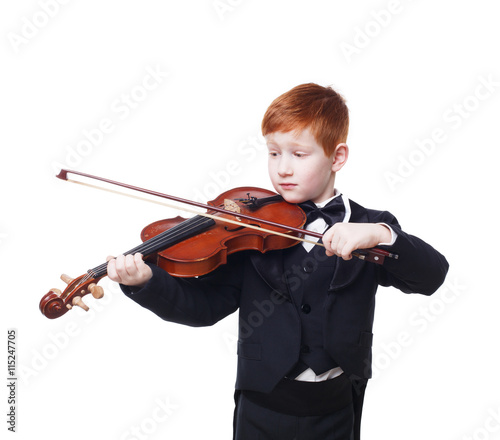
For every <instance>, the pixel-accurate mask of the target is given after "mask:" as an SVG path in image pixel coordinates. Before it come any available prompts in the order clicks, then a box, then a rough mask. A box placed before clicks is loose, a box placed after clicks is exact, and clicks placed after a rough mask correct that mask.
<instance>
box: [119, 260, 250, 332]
mask: <svg viewBox="0 0 500 440" xmlns="http://www.w3.org/2000/svg"><path fill="white" fill-rule="evenodd" d="M234 260H236V261H234ZM238 260H241V257H239V258H235V259H233V261H231V263H229V264H225V265H223V266H220V267H219V268H217V269H216V270H215V271H213V272H211V273H210V274H208V275H204V276H200V277H196V278H177V277H172V276H171V275H169V274H168V273H167V272H166V271H164V270H163V269H161V268H159V267H157V266H154V265H151V269H152V271H153V277H152V278H151V279H150V280H149V281H148V283H147V284H146V285H145V286H144V287H143V288H141V289H139V290H137V289H134V288H131V287H129V286H124V285H120V287H121V289H122V291H123V293H124V294H125V295H126V296H127V297H129V298H130V299H132V300H133V301H135V302H136V303H138V304H139V305H141V306H142V307H144V308H146V309H148V310H151V311H152V312H153V313H155V314H156V315H158V316H159V317H160V318H162V319H164V320H166V321H170V322H176V323H179V324H185V325H189V326H193V327H202V326H209V325H213V324H215V323H216V322H218V321H219V320H221V319H222V318H224V317H226V316H228V315H230V314H231V313H233V312H234V311H236V309H237V308H238V306H239V298H240V290H241V289H240V282H241V279H242V276H241V271H242V270H243V266H242V264H240V261H238Z"/></svg>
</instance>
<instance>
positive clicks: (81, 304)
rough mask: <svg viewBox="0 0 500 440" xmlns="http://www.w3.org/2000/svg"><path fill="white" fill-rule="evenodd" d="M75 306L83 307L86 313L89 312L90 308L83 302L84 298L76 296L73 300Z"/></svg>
mask: <svg viewBox="0 0 500 440" xmlns="http://www.w3.org/2000/svg"><path fill="white" fill-rule="evenodd" d="M72 303H73V305H74V306H78V307H81V308H82V309H83V310H85V311H86V312H88V311H89V308H88V306H87V304H85V303H84V302H83V301H82V297H81V296H75V297H74V298H73V301H72Z"/></svg>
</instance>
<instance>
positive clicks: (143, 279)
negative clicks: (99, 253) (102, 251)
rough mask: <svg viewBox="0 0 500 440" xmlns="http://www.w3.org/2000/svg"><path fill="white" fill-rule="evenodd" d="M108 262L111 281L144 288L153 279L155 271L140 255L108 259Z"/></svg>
mask: <svg viewBox="0 0 500 440" xmlns="http://www.w3.org/2000/svg"><path fill="white" fill-rule="evenodd" d="M106 261H107V262H108V277H109V279H110V280H112V281H115V282H117V283H120V284H123V285H125V286H133V287H143V286H144V285H145V284H146V283H147V282H148V281H149V280H150V279H151V278H152V277H153V271H152V270H151V268H150V267H149V266H148V265H147V264H146V263H144V260H143V259H142V255H141V254H139V253H137V254H134V255H131V254H130V255H127V256H124V255H118V257H116V258H114V257H108V258H106Z"/></svg>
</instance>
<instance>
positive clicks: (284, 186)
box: [279, 183, 297, 190]
mask: <svg viewBox="0 0 500 440" xmlns="http://www.w3.org/2000/svg"><path fill="white" fill-rule="evenodd" d="M279 185H280V188H282V189H284V190H290V189H294V188H295V187H296V186H297V184H295V183H280V184H279Z"/></svg>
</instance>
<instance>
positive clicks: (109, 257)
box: [106, 255, 115, 261]
mask: <svg viewBox="0 0 500 440" xmlns="http://www.w3.org/2000/svg"><path fill="white" fill-rule="evenodd" d="M114 258H115V257H113V255H108V256H107V257H106V261H111V260H113V259H114Z"/></svg>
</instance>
